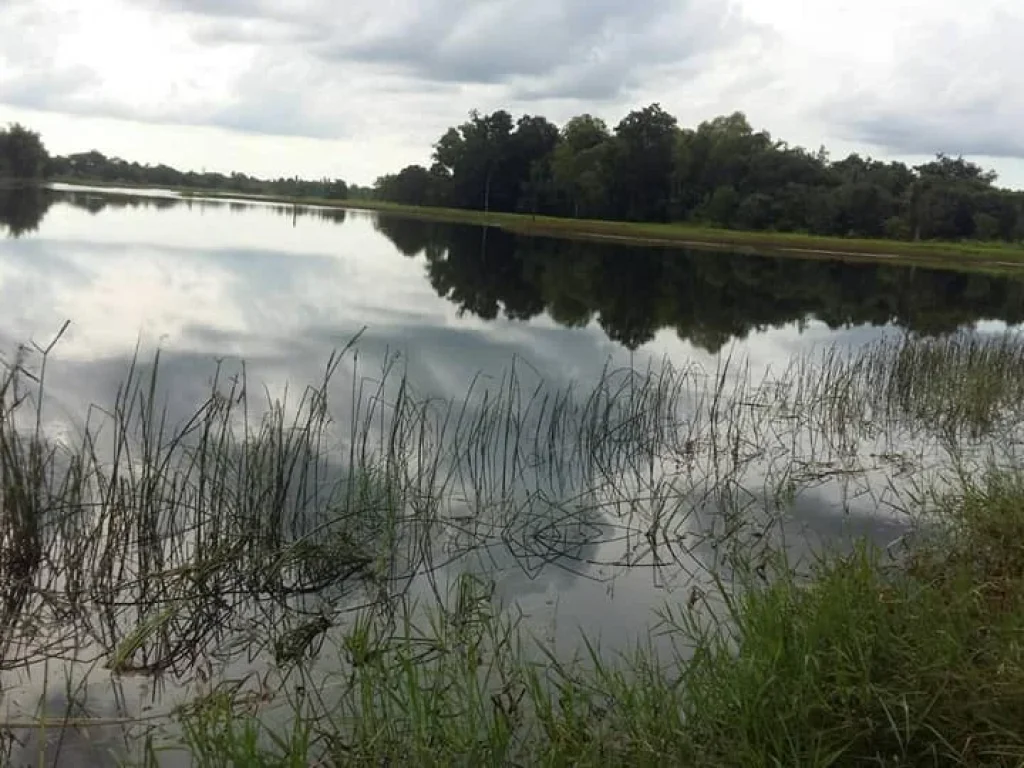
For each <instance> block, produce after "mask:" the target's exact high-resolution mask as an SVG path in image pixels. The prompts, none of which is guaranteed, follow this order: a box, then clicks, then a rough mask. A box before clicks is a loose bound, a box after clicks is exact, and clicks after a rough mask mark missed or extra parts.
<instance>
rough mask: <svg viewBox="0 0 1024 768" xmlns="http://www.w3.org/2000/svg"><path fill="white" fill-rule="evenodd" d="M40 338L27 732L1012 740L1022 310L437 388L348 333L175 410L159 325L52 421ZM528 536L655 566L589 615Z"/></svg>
mask: <svg viewBox="0 0 1024 768" xmlns="http://www.w3.org/2000/svg"><path fill="white" fill-rule="evenodd" d="M59 350H60V347H59V343H58V342H55V344H53V345H50V346H48V347H46V348H41V347H30V348H23V349H21V350H20V352H19V353H18V354H17V355H16V356H15V357H14V358H12V359H11V360H9V361H8V363H7V366H6V373H5V376H4V379H3V386H2V387H0V402H2V409H0V481H2V482H0V494H2V495H0V531H2V536H0V610H2V612H3V622H2V625H0V626H2V632H3V637H2V642H3V645H2V647H3V653H2V654H0V668H2V674H3V679H2V683H3V691H4V699H3V701H4V703H5V705H6V706H7V708H8V714H7V717H6V722H5V723H4V724H2V725H3V728H4V729H5V731H6V732H7V733H8V734H9V736H10V738H9V739H8V740H7V741H6V742H5V743H7V744H8V747H9V748H10V750H11V752H10V755H9V756H8V760H9V761H11V762H13V764H21V763H20V762H19V761H22V762H25V763H32V764H38V763H39V760H41V759H43V760H44V764H50V763H47V762H45V760H49V759H50V758H52V757H55V756H57V755H59V754H61V753H62V750H64V751H65V752H64V753H65V754H69V755H70V754H72V752H71V751H70V750H73V749H76V748H77V749H84V748H85V746H84V745H87V746H88V748H89V749H90V750H94V751H95V750H99V752H100V753H103V754H105V755H106V758H105V759H107V760H111V761H112V760H114V759H117V760H121V761H125V762H127V763H129V764H146V765H157V764H161V765H162V764H167V765H174V764H182V763H181V761H184V763H183V764H192V765H199V766H228V765H265V766H284V765H296V766H299V765H302V766H308V765H314V764H320V765H382V764H391V765H395V764H415V765H494V766H499V765H569V764H571V765H595V766H596V765H622V766H627V765H628V766H633V765H665V764H673V765H690V764H694V765H696V764H699V765H711V766H731V765H764V766H769V765H821V766H825V765H859V764H892V765H896V764H898V765H922V766H923V765H1017V764H1020V762H1021V761H1022V760H1024V729H1021V727H1020V722H1021V716H1022V715H1024V664H1022V658H1021V650H1020V647H1021V646H1020V642H1019V637H1020V632H1021V630H1022V629H1024V604H1022V602H1021V600H1022V599H1024V598H1022V597H1021V595H1022V590H1021V588H1022V587H1024V581H1022V580H1024V561H1021V550H1022V538H1021V537H1022V536H1024V518H1021V512H1020V510H1021V509H1024V504H1022V503H1021V502H1022V500H1024V479H1022V478H1024V474H1021V465H1020V464H1019V460H1018V457H1017V455H1016V450H1017V449H1016V446H1017V445H1019V444H1020V437H1021V432H1022V428H1024V422H1022V419H1024V413H1022V412H1021V410H1020V406H1019V403H1020V401H1021V398H1020V397H1019V389H1020V386H1021V385H1020V383H1019V381H1020V378H1021V377H1020V375H1019V373H1020V371H1021V367H1022V366H1024V342H1022V341H1021V340H1020V339H1019V337H1017V336H1003V337H999V336H975V335H954V336H949V337H944V338H941V339H936V340H927V339H924V340H922V339H918V338H914V337H903V338H890V339H887V340H885V341H882V342H878V343H876V344H874V345H869V346H867V347H863V348H854V349H847V348H840V347H829V348H825V349H822V350H820V351H819V352H818V353H816V354H814V355H812V356H808V357H801V358H798V359H796V360H794V361H792V362H791V363H790V364H789V365H788V366H787V367H786V368H785V369H783V370H777V371H770V372H769V373H768V374H767V375H765V376H764V377H763V378H762V377H761V376H760V375H755V373H754V372H753V371H751V370H749V369H748V368H747V367H746V365H745V364H744V363H742V362H741V361H735V360H730V359H728V358H723V360H722V362H721V363H720V365H719V366H718V367H717V368H716V369H713V370H704V369H702V368H700V367H697V366H687V367H683V368H678V367H673V366H671V365H669V364H667V363H665V364H663V365H659V366H651V367H649V368H646V369H611V368H609V369H607V370H606V371H605V372H604V374H603V375H602V376H601V377H599V379H598V380H597V381H595V382H593V384H591V385H588V386H587V387H585V388H584V387H580V386H578V385H574V386H568V387H565V388H551V387H549V386H547V385H546V384H545V382H543V381H538V380H536V378H535V377H534V376H533V374H532V372H531V371H530V370H529V368H528V367H527V366H523V365H521V364H516V365H513V366H512V367H511V368H510V369H509V370H508V371H507V372H506V373H505V374H504V375H503V376H502V377H501V378H499V379H488V378H486V377H481V378H480V379H479V380H477V381H476V382H475V383H474V385H473V386H472V387H471V388H470V391H469V392H468V393H467V394H466V396H465V397H464V398H463V399H461V400H457V401H440V400H437V399H435V398H433V397H430V396H429V395H427V394H425V393H420V392H417V390H416V387H415V384H414V382H412V381H410V380H409V379H408V378H407V377H406V375H405V373H404V372H403V370H402V369H401V368H399V367H398V366H397V364H396V363H395V361H389V362H388V363H387V364H386V365H385V367H384V369H383V370H380V371H369V372H367V371H364V370H363V369H362V367H361V364H360V362H359V355H358V350H359V341H358V340H354V341H353V343H352V344H351V345H350V346H349V347H346V348H345V349H343V350H341V351H340V352H339V353H337V354H336V355H333V356H331V357H330V358H329V360H328V361H327V363H326V366H325V373H324V377H323V379H322V380H321V381H319V382H317V383H316V384H314V385H313V386H311V387H309V388H307V389H305V390H303V391H302V392H300V393H298V397H295V396H294V395H289V393H288V392H287V391H281V392H277V393H274V392H272V391H270V390H265V392H266V395H265V396H264V397H254V396H253V393H254V392H256V391H258V389H257V387H258V381H257V378H256V377H255V374H253V373H252V372H251V371H249V370H248V369H247V367H246V366H244V365H241V364H238V365H234V364H230V363H228V362H224V363H221V364H220V365H219V366H217V367H214V368H213V369H212V370H211V373H212V379H211V387H210V391H209V395H208V397H207V398H206V399H205V400H204V401H202V402H200V403H197V404H192V405H189V407H186V408H185V409H184V410H182V406H181V405H180V404H178V405H174V402H175V401H173V400H172V399H171V398H170V397H169V394H170V392H169V390H168V389H167V387H166V386H165V385H164V383H163V378H162V373H161V371H162V370H163V366H166V365H167V362H166V361H165V360H163V359H161V357H160V356H159V355H158V356H157V357H156V358H154V359H153V361H152V362H151V363H149V362H146V361H143V360H141V359H136V360H134V361H133V362H132V363H131V365H130V366H129V368H128V370H127V371H126V378H125V382H124V384H123V385H122V387H121V388H120V389H119V391H118V392H116V393H113V397H112V400H111V401H110V402H109V403H98V404H96V405H95V406H94V407H93V408H92V409H90V411H89V412H88V413H84V414H78V415H77V418H73V419H72V421H71V422H67V420H66V418H64V417H60V411H59V409H56V408H55V407H54V404H53V403H52V402H51V400H50V399H49V397H48V396H47V391H48V387H50V386H52V382H53V380H54V377H55V376H57V375H58V374H57V372H56V371H58V370H59V368H54V367H53V363H52V360H55V359H57V357H58V356H59ZM193 405H194V407H193ZM864 515H869V516H870V515H873V516H876V522H877V523H879V524H880V525H881V528H880V530H881V531H883V534H884V535H882V536H881V538H879V537H868V538H863V537H861V536H852V535H845V534H843V533H842V532H841V530H840V529H841V528H842V527H843V525H844V523H845V522H848V521H851V520H854V519H855V518H857V517H863V516H864ZM830 520H831V523H829V522H828V521H830ZM886 522H887V523H888V525H889V527H888V528H887V527H886V525H884V524H885V523H886ZM893 526H895V527H896V529H898V530H899V531H900V533H899V534H898V535H895V536H890V535H889V534H888V533H885V531H889V530H892V528H893ZM816 536H817V537H819V538H821V539H823V541H821V540H818V538H816ZM502 563H504V565H502ZM510 569H511V570H518V571H521V572H522V573H524V574H526V575H528V576H529V577H530V578H534V577H536V576H538V575H540V574H542V573H543V574H548V575H550V573H551V572H552V571H556V572H561V573H563V574H565V575H566V577H567V578H569V579H570V580H581V579H588V580H589V579H592V580H595V581H596V582H598V583H602V582H603V583H605V584H606V585H607V587H608V589H612V588H613V586H614V583H615V581H616V579H617V578H621V577H625V575H626V574H628V573H634V572H637V571H638V570H642V571H644V572H649V573H650V574H651V575H652V577H653V578H654V579H655V580H656V581H657V582H659V583H660V584H661V585H662V587H663V588H664V590H665V591H660V590H658V591H652V593H651V595H652V615H651V617H650V622H649V624H648V625H646V626H638V627H635V628H634V631H633V632H632V640H631V641H626V642H624V643H623V642H619V643H617V644H615V645H611V646H607V645H605V644H604V641H602V639H601V638H599V637H597V636H595V635H594V634H593V633H591V632H586V633H584V634H583V635H582V636H581V635H577V634H576V633H575V632H570V633H569V634H566V633H565V632H561V631H556V632H553V633H552V632H550V631H549V630H550V628H546V627H545V621H544V618H543V617H542V616H538V615H536V613H535V611H536V608H537V606H536V605H534V606H533V608H532V609H531V608H530V605H529V604H528V601H527V604H521V603H519V602H518V601H516V600H514V599H513V597H514V596H512V595H509V594H507V593H506V592H505V590H504V589H503V581H504V579H505V578H506V576H507V574H508V572H509V571H510ZM570 583H572V582H571V581H570ZM567 589H568V590H571V589H572V587H571V586H569V587H568V588H567ZM567 594H569V592H567ZM654 600H656V601H657V602H656V603H655V602H653V601H654ZM659 603H660V606H659V605H658V604H659ZM608 605H609V606H611V605H614V603H608ZM555 619H556V620H557V614H556V615H555ZM138 680H146V681H151V683H148V684H147V685H148V686H149V687H152V688H154V689H159V690H160V693H159V695H157V694H155V693H153V694H151V697H150V698H148V699H147V698H141V697H140V696H138V695H137V694H133V693H131V692H130V691H131V690H132V685H133V681H138ZM30 683H34V684H30ZM40 686H41V689H40ZM108 686H109V688H110V689H111V690H112V693H110V694H107V695H106V697H105V698H104V697H103V694H102V693H100V694H97V689H99V690H100V691H102V689H103V688H104V687H108ZM40 690H41V692H40ZM19 691H21V693H18V692H19ZM12 693H13V694H15V695H11V694H12ZM36 694H38V697H39V706H38V707H35V706H34V705H33V703H32V698H33V695H36ZM97 696H99V698H100V702H101V703H102V702H107V704H108V708H113V709H115V710H116V711H103V710H97V709H95V707H96V703H97ZM110 702H113V703H112V704H111V703H110ZM53 732H56V733H57V734H60V735H61V738H60V739H58V740H57V742H54V740H53V739H50V738H48V735H47V734H51V733H53ZM55 744H56V746H55ZM91 754H92V753H91ZM96 754H98V753H96ZM67 759H69V760H73V759H81V758H80V757H79V758H74V757H69V758H67ZM175 761H179V762H175ZM68 764H77V763H74V762H69V763H68Z"/></svg>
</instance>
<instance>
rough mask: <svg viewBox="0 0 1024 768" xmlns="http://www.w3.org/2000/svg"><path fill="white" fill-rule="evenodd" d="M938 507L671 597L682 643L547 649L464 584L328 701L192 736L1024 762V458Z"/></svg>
mask: <svg viewBox="0 0 1024 768" xmlns="http://www.w3.org/2000/svg"><path fill="white" fill-rule="evenodd" d="M933 513H934V514H935V515H936V516H937V517H936V525H935V527H934V528H931V529H930V530H929V535H928V536H927V537H923V536H922V538H921V539H920V540H919V541H918V542H917V543H915V544H914V545H913V546H912V547H911V548H910V551H909V552H908V553H907V554H906V555H905V557H904V559H903V560H902V561H901V562H900V563H899V564H894V563H893V562H891V561H889V560H887V559H886V557H885V556H884V554H883V553H881V552H877V551H872V550H870V549H869V548H867V547H860V548H858V549H857V550H856V551H855V552H854V553H853V554H848V555H842V556H841V555H837V554H834V555H828V556H825V557H824V558H823V559H822V560H821V561H820V562H819V563H818V565H817V566H816V567H815V569H814V571H813V573H812V574H810V575H809V576H807V575H805V576H803V577H801V578H797V577H796V576H795V575H794V574H793V572H792V571H791V570H789V569H787V568H786V567H784V565H782V564H781V563H780V564H779V567H778V568H777V569H776V570H773V571H772V573H771V576H772V578H771V579H770V583H764V584H760V585H758V584H748V585H747V588H746V590H745V591H743V592H742V593H739V594H735V595H733V596H732V597H731V598H730V599H729V600H728V609H727V611H726V613H725V615H723V616H720V617H719V619H718V620H717V621H716V622H709V620H708V617H707V614H704V615H701V613H700V612H699V611H698V610H696V609H695V607H694V605H693V604H691V605H690V606H685V605H684V606H674V607H670V608H667V609H666V610H665V611H664V612H663V613H662V621H661V625H660V627H659V628H658V629H657V630H656V632H658V633H659V634H660V635H661V638H662V639H665V638H666V637H667V638H669V639H670V640H671V641H672V642H673V644H674V646H675V648H676V649H677V651H676V652H675V653H670V654H667V655H666V654H664V653H662V654H661V655H660V656H659V654H657V653H656V652H654V651H653V650H652V649H650V648H649V647H646V646H643V645H641V646H638V647H637V648H636V649H635V650H633V651H630V652H627V653H624V654H622V655H620V656H618V657H615V658H613V657H609V656H608V655H607V654H606V653H604V652H602V650H601V649H600V648H599V647H598V646H596V645H594V644H591V643H587V645H586V651H585V653H584V654H583V655H582V656H581V657H578V658H577V659H576V660H575V661H569V662H567V661H565V660H564V659H559V658H557V657H556V656H555V655H554V654H552V655H550V656H545V655H544V654H543V653H541V654H539V655H538V654H536V653H533V654H530V653H528V652H527V650H526V647H527V645H528V644H529V642H530V641H529V640H528V638H527V636H526V635H525V634H524V633H522V632H520V631H519V630H518V628H517V626H516V624H515V622H512V621H509V620H508V619H507V618H503V617H502V616H500V615H497V614H495V613H493V612H492V610H491V609H490V607H489V605H488V601H487V598H486V594H485V590H484V591H483V592H481V585H479V584H471V585H469V586H468V587H467V586H465V585H464V586H462V587H461V589H463V590H466V589H468V590H470V592H471V595H472V596H471V598H470V599H468V600H467V599H466V598H465V597H462V598H461V599H460V600H459V602H460V603H462V604H464V605H467V606H468V607H467V608H464V610H463V612H462V613H461V614H460V613H458V612H456V611H455V610H453V608H452V607H451V606H449V607H448V608H446V609H444V610H442V611H440V612H438V613H436V614H433V617H434V618H433V619H431V620H430V621H429V622H427V623H426V626H425V627H422V628H418V627H416V626H414V625H413V624H412V623H411V621H410V620H408V619H406V624H405V626H404V629H403V631H402V632H401V633H399V635H400V637H401V638H402V639H399V640H397V641H395V642H393V643H387V642H382V643H381V647H380V648H379V649H378V650H379V653H378V654H377V655H376V656H375V657H374V658H373V660H372V661H370V662H369V663H366V664H363V665H360V666H358V667H356V668H355V669H354V671H353V674H352V677H351V678H350V679H349V681H348V688H347V690H346V693H345V694H344V695H343V697H342V702H341V704H340V705H334V706H332V708H331V709H330V712H329V713H328V714H326V715H325V716H324V717H323V718H322V719H316V720H300V721H299V724H298V727H297V728H296V727H295V726H294V725H292V726H288V727H286V728H283V729H282V730H280V731H276V732H275V731H273V730H270V729H267V728H266V727H265V726H263V725H261V724H260V723H259V722H258V721H257V720H256V719H254V718H246V717H245V716H244V715H243V716H241V717H239V716H238V715H237V712H236V714H235V715H233V716H232V717H231V718H227V717H226V716H225V713H224V709H223V707H224V706H225V704H224V700H223V699H222V698H219V699H215V702H216V706H214V708H213V709H212V712H211V711H210V710H209V709H206V708H200V709H197V710H195V711H192V712H190V713H188V714H187V715H186V716H185V723H186V728H185V733H186V743H187V745H188V748H189V749H190V751H191V752H192V754H193V755H196V756H199V757H200V759H199V762H198V765H203V766H206V765H209V766H219V765H228V764H232V763H230V762H226V761H225V760H226V757H227V756H231V758H232V759H234V760H236V762H235V763H233V764H236V765H237V764H246V765H267V766H271V765H273V766H278V765H281V766H283V765H299V764H301V765H309V764H327V765H366V766H370V765H382V764H384V765H397V764H415V765H425V766H461V765H465V766H469V765H473V766H512V765H531V766H532V765H537V766H566V765H573V766H594V767H595V768H597V767H598V766H623V768H625V767H627V766H652V768H653V767H655V766H663V765H680V766H689V765H700V766H715V767H717V766H721V767H722V768H725V767H726V766H765V767H766V768H767V767H768V766H780V765H785V766H821V767H822V768H824V767H825V766H848V765H849V766H858V765H891V766H936V765H938V766H954V765H956V766H1017V765H1021V764H1022V762H1024V726H1022V723H1024V646H1022V642H1021V641H1022V638H1024V475H1020V474H1017V473H1005V472H993V473H992V474H990V475H988V476H986V477H985V478H984V479H983V480H981V481H979V482H978V483H977V484H972V485H969V486H966V487H964V488H963V489H962V491H961V493H959V494H958V495H956V496H950V497H945V498H942V499H940V500H939V505H938V507H937V508H935V509H934V510H933ZM205 706H206V705H204V707H205ZM211 706H212V705H211ZM311 722H314V723H315V724H316V725H315V728H314V730H313V731H312V732H311V731H310V730H309V726H310V723H311ZM239 723H241V725H239ZM225 725H227V726H228V727H226V728H225V727H224V726H225ZM257 734H260V735H257ZM239 760H244V762H237V761H239ZM317 760H319V761H322V762H320V763H316V762H315V761H317Z"/></svg>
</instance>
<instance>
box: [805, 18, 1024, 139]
mask: <svg viewBox="0 0 1024 768" xmlns="http://www.w3.org/2000/svg"><path fill="white" fill-rule="evenodd" d="M988 5H989V6H990V7H989V8H988V10H986V9H985V6H986V3H984V2H981V3H979V8H978V9H977V13H976V14H975V15H974V17H973V19H972V20H971V23H970V24H957V23H954V22H953V21H951V20H947V21H942V20H936V21H928V20H925V21H923V22H922V24H921V26H919V27H917V28H915V29H913V30H908V31H907V32H906V34H905V36H904V38H903V40H902V41H901V42H902V45H901V47H900V49H899V50H898V52H897V55H896V58H895V60H894V61H893V62H892V63H891V64H889V65H888V66H886V67H885V68H882V69H879V68H866V69H865V71H863V72H860V73H858V75H859V76H858V78H857V80H858V84H859V87H856V88H851V89H849V90H848V91H846V92H845V93H844V94H842V95H841V96H840V97H838V98H833V99H831V100H829V101H828V102H826V103H825V104H824V106H823V107H822V108H821V114H822V115H824V116H825V118H826V120H827V121H828V122H829V123H831V124H832V125H834V126H836V127H837V128H838V130H839V132H840V133H841V134H842V135H843V136H844V137H845V138H847V139H850V140H854V141H864V142H868V143H871V144H874V145H876V146H880V147H884V148H886V149H888V150H891V151H894V152H900V153H908V154H932V153H934V152H940V151H941V152H946V153H950V154H960V153H962V154H974V155H986V156H989V157H1003V158H1024V135H1022V134H1021V131H1020V125H1021V123H1022V122H1024V69H1022V68H1021V67H1020V65H1019V63H1020V41H1021V40H1022V39H1024V15H1022V14H1021V12H1020V11H1017V10H1010V9H1009V7H1008V6H1005V7H991V5H992V4H991V3H989V4H988Z"/></svg>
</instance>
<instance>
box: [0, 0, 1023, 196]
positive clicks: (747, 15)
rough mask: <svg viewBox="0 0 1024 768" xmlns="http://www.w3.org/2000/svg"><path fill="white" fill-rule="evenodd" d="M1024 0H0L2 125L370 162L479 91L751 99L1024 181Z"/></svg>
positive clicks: (722, 106)
mask: <svg viewBox="0 0 1024 768" xmlns="http://www.w3.org/2000/svg"><path fill="white" fill-rule="evenodd" d="M1022 41H1024V0H970V1H969V2H968V0H88V2H84V1H83V0H0V123H6V122H9V121H15V120H16V121H20V122H23V123H25V124H27V125H29V126H30V127H32V128H34V129H35V130H38V131H40V132H41V133H42V134H43V138H44V140H45V141H46V143H47V146H48V148H49V149H50V150H51V151H52V152H57V153H62V154H63V153H66V152H72V151H80V150H86V149H93V148H96V149H99V150H101V151H103V152H105V153H107V154H112V155H119V156H122V157H125V158H126V159H137V160H140V161H142V162H154V163H155V162H167V163H169V164H172V165H177V166H179V167H183V168H196V169H201V168H204V167H205V168H207V169H209V170H221V171H229V170H241V171H246V172H250V173H256V174H259V175H273V176H276V175H292V174H299V175H302V176H312V177H318V176H323V175H327V176H339V177H342V178H344V179H346V180H348V181H350V182H357V183H363V184H367V183H371V182H372V181H373V179H374V178H375V177H376V176H378V175H379V174H381V173H384V172H387V171H392V170H398V169H399V168H400V167H402V166H403V165H406V164H408V163H411V162H422V163H426V162H428V160H429V155H430V147H431V144H432V143H433V142H434V141H435V140H436V139H437V138H438V136H439V135H440V134H441V133H442V132H443V131H444V129H445V128H446V127H447V126H449V125H454V124H457V123H459V122H461V121H462V120H463V119H464V118H465V117H466V114H467V112H468V111H469V110H470V109H472V108H478V109H481V110H484V111H489V110H493V109H498V108H505V109H508V110H509V111H511V112H513V114H516V115H518V114H521V113H532V114H538V113H539V114H543V115H545V116H547V117H549V118H550V119H552V120H555V121H556V122H559V123H561V122H563V121H564V120H566V119H567V118H569V117H571V116H572V115H575V114H579V113H582V112H590V113H593V114H597V115H599V116H601V117H604V118H605V119H606V120H608V121H609V123H611V124H612V125H614V124H615V123H616V122H617V121H618V120H619V119H620V118H621V117H622V116H624V115H625V114H626V113H627V112H628V111H629V110H630V109H633V108H635V107H639V106H643V105H646V104H648V103H650V102H653V101H658V102H660V103H661V104H662V106H663V107H665V109H667V110H669V111H670V112H672V113H674V114H675V115H677V116H678V117H679V119H680V121H681V123H682V124H684V125H695V124H696V123H698V122H700V121H701V120H704V119H708V118H711V117H714V116H716V115H719V114H725V113H729V112H732V111H735V110H743V111H745V112H746V113H747V114H748V116H749V117H750V119H751V121H752V122H753V123H754V125H755V126H756V127H759V128H760V127H763V128H766V129H768V130H769V131H770V132H771V133H772V135H774V136H776V137H778V138H783V139H786V140H787V141H790V142H791V143H794V144H801V145H804V146H808V147H811V148H817V147H818V146H819V145H821V144H824V145H825V146H826V147H828V148H829V149H830V150H832V152H833V155H834V156H835V155H839V154H845V153H846V152H849V151H852V150H856V151H860V152H862V153H868V154H872V155H874V156H876V157H881V158H889V157H893V158H902V159H906V160H910V161H914V162H916V161H920V160H923V159H925V158H927V157H928V156H930V155H932V154H934V153H935V152H938V151H943V152H947V153H950V154H960V153H962V154H965V155H968V156H970V157H971V158H972V159H975V160H977V161H979V162H981V163H982V164H983V165H985V166H987V167H991V168H994V169H995V170H997V171H998V172H999V173H1000V177H1001V181H1002V183H1004V184H1006V185H1008V186H1014V187H1024V129H1022V127H1024V66H1022V63H1024V55H1022V54H1021V45H1022Z"/></svg>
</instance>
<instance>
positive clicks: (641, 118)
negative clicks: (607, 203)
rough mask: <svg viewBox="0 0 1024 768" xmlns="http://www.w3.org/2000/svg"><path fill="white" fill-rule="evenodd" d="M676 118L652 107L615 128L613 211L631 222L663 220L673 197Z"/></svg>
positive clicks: (633, 115)
mask: <svg viewBox="0 0 1024 768" xmlns="http://www.w3.org/2000/svg"><path fill="white" fill-rule="evenodd" d="M678 131H679V126H678V123H677V121H676V118H675V117H673V116H672V115H670V114H669V113H668V112H666V111H665V110H664V109H662V108H661V105H660V104H656V103H655V104H651V105H650V106H648V107H644V108H643V109H639V110H634V111H633V112H630V113H629V114H628V115H626V117H624V118H623V119H622V121H621V122H620V123H619V124H618V125H617V126H616V127H615V143H614V153H613V156H612V158H613V159H612V163H613V167H614V176H613V178H612V180H611V184H610V185H609V186H610V192H611V197H612V201H613V208H614V210H615V212H616V213H617V214H618V215H619V216H622V217H623V218H625V219H628V220H632V221H666V220H667V219H668V213H669V201H670V198H671V194H672V186H673V178H672V160H673V156H674V155H675V149H676V139H677V136H678Z"/></svg>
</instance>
